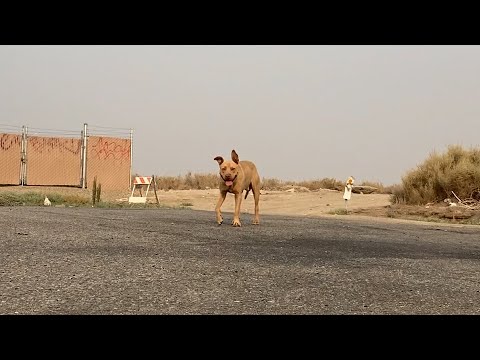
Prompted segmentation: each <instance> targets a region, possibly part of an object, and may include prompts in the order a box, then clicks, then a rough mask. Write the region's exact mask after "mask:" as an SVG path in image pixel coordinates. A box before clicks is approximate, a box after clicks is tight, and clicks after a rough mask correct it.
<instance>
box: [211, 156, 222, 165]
mask: <svg viewBox="0 0 480 360" xmlns="http://www.w3.org/2000/svg"><path fill="white" fill-rule="evenodd" d="M213 160H216V161H218V165H222V163H223V157H221V156H217V157H216V158H215V159H213Z"/></svg>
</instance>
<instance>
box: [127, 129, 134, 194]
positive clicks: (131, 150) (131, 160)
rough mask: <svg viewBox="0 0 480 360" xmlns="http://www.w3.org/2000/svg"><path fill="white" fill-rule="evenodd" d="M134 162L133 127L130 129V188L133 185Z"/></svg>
mask: <svg viewBox="0 0 480 360" xmlns="http://www.w3.org/2000/svg"><path fill="white" fill-rule="evenodd" d="M132 163H133V129H130V172H129V177H128V184H129V185H128V188H129V189H130V188H131V187H132Z"/></svg>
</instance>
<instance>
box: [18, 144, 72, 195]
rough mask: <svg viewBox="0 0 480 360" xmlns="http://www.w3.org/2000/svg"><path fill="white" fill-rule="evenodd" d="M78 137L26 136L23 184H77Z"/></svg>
mask: <svg viewBox="0 0 480 360" xmlns="http://www.w3.org/2000/svg"><path fill="white" fill-rule="evenodd" d="M81 143H82V141H81V139H71V138H60V137H42V136H29V137H28V140H27V179H26V184H27V185H53V186H55V185H57V186H60V185H63V186H80V179H81V159H80V158H81V150H82V147H81Z"/></svg>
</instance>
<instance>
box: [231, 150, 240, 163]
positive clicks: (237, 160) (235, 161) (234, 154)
mask: <svg viewBox="0 0 480 360" xmlns="http://www.w3.org/2000/svg"><path fill="white" fill-rule="evenodd" d="M232 160H233V162H234V163H236V164H238V162H239V161H240V160H239V159H238V154H237V152H236V151H235V150H232Z"/></svg>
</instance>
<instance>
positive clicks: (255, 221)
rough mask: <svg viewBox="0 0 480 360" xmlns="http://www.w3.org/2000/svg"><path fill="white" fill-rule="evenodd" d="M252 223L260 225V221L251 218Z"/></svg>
mask: <svg viewBox="0 0 480 360" xmlns="http://www.w3.org/2000/svg"><path fill="white" fill-rule="evenodd" d="M252 224H253V225H260V221H258V220H253V221H252Z"/></svg>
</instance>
